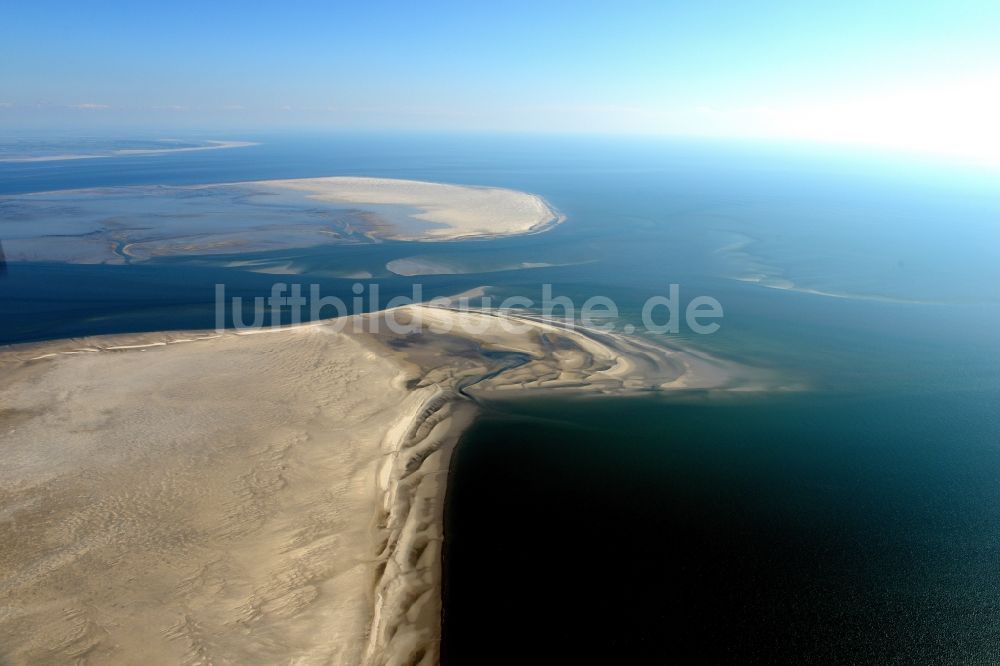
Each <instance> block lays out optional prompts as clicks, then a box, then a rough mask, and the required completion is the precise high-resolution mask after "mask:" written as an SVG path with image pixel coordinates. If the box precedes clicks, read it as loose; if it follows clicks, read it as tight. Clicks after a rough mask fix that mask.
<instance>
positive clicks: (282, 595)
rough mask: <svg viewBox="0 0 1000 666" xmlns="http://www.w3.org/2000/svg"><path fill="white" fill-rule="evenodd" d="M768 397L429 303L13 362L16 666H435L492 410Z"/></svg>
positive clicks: (130, 340) (5, 539) (664, 362)
mask: <svg viewBox="0 0 1000 666" xmlns="http://www.w3.org/2000/svg"><path fill="white" fill-rule="evenodd" d="M388 317H392V318H393V319H392V321H393V322H397V323H403V324H407V323H408V324H411V325H414V326H415V329H414V331H413V332H407V333H393V332H392V331H391V330H389V327H388V326H387V324H388V323H389V320H388V319H387V318H388ZM511 323H513V324H518V325H520V327H521V329H520V330H519V331H516V332H511V330H509V326H508V324H511ZM344 324H346V328H344V327H343V325H344ZM340 328H343V330H337V329H340ZM356 329H363V330H364V331H374V330H376V329H377V332H354V331H355V330H356ZM444 329H450V330H449V331H448V332H435V331H443V330H444ZM484 350H487V351H489V352H492V353H490V354H489V355H484V354H483V353H482V351H484ZM496 352H501V353H500V354H497V353H496ZM502 352H517V353H518V355H517V356H514V355H511V356H510V359H505V358H504V355H503V354H502ZM511 359H513V360H516V363H514V362H511ZM755 381H757V380H755V379H753V376H752V373H749V372H746V369H744V368H740V367H739V366H735V365H732V364H729V363H725V362H722V361H719V360H717V359H712V358H710V357H707V356H704V355H698V354H694V353H691V352H685V351H680V350H669V349H666V348H663V347H659V346H657V345H654V344H652V343H649V342H645V341H642V340H640V339H638V338H624V337H620V336H617V335H614V334H608V333H597V332H593V331H587V330H584V329H579V328H572V327H566V326H564V325H562V324H559V323H556V322H547V321H543V320H539V319H536V318H532V317H528V316H521V315H513V314H509V313H507V314H504V313H496V312H459V311H456V310H450V309H444V308H436V307H430V306H408V307H404V308H400V309H396V310H393V311H389V312H382V313H376V314H369V315H359V316H356V317H353V318H348V319H346V320H331V321H328V322H320V323H314V324H305V325H301V326H297V327H293V328H282V329H273V330H272V329H267V330H265V331H262V332H256V333H237V332H226V333H223V334H211V333H188V334H183V333H149V334H137V335H119V336H106V337H96V338H87V339H80V340H64V341H57V342H48V343H39V344H32V345H24V346H18V347H13V348H7V349H5V350H3V351H2V352H0V447H2V449H3V452H4V457H3V464H2V465H0V517H2V519H0V662H3V663H46V664H70V663H73V664H87V663H90V664H135V663H140V662H141V663H156V664H160V663H162V664H175V663H186V664H203V663H238V664H275V663H296V664H359V663H365V664H435V663H437V661H438V640H439V623H440V611H441V607H440V603H441V602H440V579H441V569H440V567H441V563H440V553H441V542H442V511H443V507H444V497H445V482H446V477H447V470H448V464H449V458H450V454H451V450H452V447H453V445H454V444H455V442H456V440H457V437H458V436H459V434H460V433H461V431H462V430H463V429H464V428H465V427H466V426H467V425H468V424H469V423H470V422H471V419H473V418H474V416H475V413H476V410H477V406H476V401H475V398H476V397H477V396H485V395H489V394H491V393H493V392H504V393H509V392H515V391H575V392H581V393H586V392H600V393H605V394H616V393H617V394H628V393H632V392H636V391H648V390H674V389H683V388H691V387H698V388H702V389H715V390H730V389H732V390H740V389H747V388H748V387H750V388H754V387H755V384H754V382H755ZM756 388H762V386H756Z"/></svg>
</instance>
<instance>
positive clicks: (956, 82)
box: [0, 0, 1000, 154]
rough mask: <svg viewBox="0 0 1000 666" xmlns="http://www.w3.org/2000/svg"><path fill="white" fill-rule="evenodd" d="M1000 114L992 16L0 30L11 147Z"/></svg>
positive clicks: (798, 8) (289, 16)
mask: <svg viewBox="0 0 1000 666" xmlns="http://www.w3.org/2000/svg"><path fill="white" fill-rule="evenodd" d="M874 5H878V6H874ZM994 112H996V114H997V115H1000V2H996V0H993V1H991V2H961V1H959V2H954V3H946V2H936V3H935V2H918V1H913V0H905V1H903V0H887V1H884V2H877V3H874V2H857V3H853V2H846V3H834V2H829V3H814V2H769V3H762V2H740V1H731V2H711V1H707V2H684V3H668V2H657V3H654V2H624V3H623V2H616V3H612V2H602V3H588V2H566V3H562V2H553V3H544V4H541V3H535V2H507V3H472V2H455V3H441V2H437V3H435V2H343V3H341V2H295V1H294V0H286V1H284V2H280V3H279V2H274V3H253V2H245V3H237V2H209V1H207V0H206V1H204V2H197V3H195V2H162V3H158V4H156V3H153V2H143V1H139V0H136V1H134V2H99V1H95V2H85V1H82V0H76V1H74V2H46V1H29V0H22V1H18V2H16V3H8V4H7V5H5V7H4V9H3V12H2V20H0V126H2V127H4V128H8V129H9V128H18V127H29V126H30V127H44V126H52V127H69V128H72V127H76V126H80V127H88V126H100V125H110V126H129V127H141V126H143V125H148V126H150V127H173V126H176V127H179V128H185V127H198V128H232V129H240V128H247V129H269V128H279V127H303V128H311V127H323V128H331V129H332V128H337V129H406V130H434V131H437V130H448V129H455V130H475V131H480V130H501V131H542V132H548V131H569V132H600V133H656V134H695V135H704V134H709V135H724V136H730V135H738V136H782V137H786V138H788V137H790V138H799V137H802V138H819V139H824V140H833V141H857V142H862V143H866V142H867V143H878V142H879V140H880V137H882V138H883V139H884V141H883V142H884V143H887V144H890V145H891V144H893V143H894V142H895V143H904V144H905V143H906V142H907V141H910V140H913V141H916V140H917V139H918V138H919V137H918V135H923V136H924V139H923V140H924V141H925V142H928V143H930V144H935V142H936V143H937V144H940V145H936V146H935V145H929V146H927V147H929V148H935V147H937V148H948V147H949V146H953V144H957V143H960V142H963V141H964V142H966V143H969V142H972V143H978V144H981V143H982V142H981V141H974V139H975V134H976V133H977V132H978V133H981V132H985V131H988V127H987V126H992V125H994V124H995V121H993V120H992V118H991V117H995V116H994V115H993V114H994ZM995 131H996V130H994V132H995ZM942 132H943V134H942ZM929 134H932V135H934V136H933V137H932V138H931V139H928V138H927V136H928V135H929ZM886 135H888V136H887V137H886ZM990 140H992V141H993V143H992V144H990V145H993V146H994V147H996V148H997V149H998V150H1000V139H996V138H995V137H994V138H993V139H988V140H987V143H988V144H989V141H990ZM982 149H983V148H982V145H979V147H978V148H977V150H980V151H981V150H982ZM998 154H1000V152H998Z"/></svg>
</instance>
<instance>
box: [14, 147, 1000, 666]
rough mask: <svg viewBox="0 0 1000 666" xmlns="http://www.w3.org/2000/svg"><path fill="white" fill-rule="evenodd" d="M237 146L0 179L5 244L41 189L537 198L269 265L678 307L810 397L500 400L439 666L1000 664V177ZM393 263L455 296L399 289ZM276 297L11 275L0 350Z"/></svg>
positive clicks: (649, 159)
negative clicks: (360, 190)
mask: <svg viewBox="0 0 1000 666" xmlns="http://www.w3.org/2000/svg"><path fill="white" fill-rule="evenodd" d="M211 138H229V137H211ZM232 138H236V139H254V140H258V141H261V145H259V146H255V147H250V148H241V149H233V150H219V151H209V152H203V153H186V154H178V155H160V156H155V157H154V156H145V157H129V158H113V159H98V160H78V161H73V162H69V161H66V162H36V163H19V164H12V163H7V164H2V163H0V241H2V240H3V223H4V219H3V217H2V211H3V208H2V205H3V197H4V195H15V194H21V193H26V192H36V191H48V190H57V189H67V188H87V187H104V186H114V185H131V184H196V183H218V182H235V181H246V180H254V179H276V178H294V177H308V176H325V175H371V176H385V177H399V178H417V179H423V180H439V181H446V182H455V183H468V184H482V185H498V186H506V187H513V188H517V189H524V190H527V191H531V192H535V193H538V194H541V195H543V196H545V197H546V198H547V199H548V200H549V201H550V202H551V203H552V204H554V205H555V206H556V207H558V208H559V209H560V210H561V211H562V212H563V213H565V214H566V215H567V216H568V221H567V222H566V223H565V224H563V225H561V226H559V227H557V228H556V229H554V230H552V231H551V232H548V233H545V234H541V235H536V236H529V237H523V238H514V239H505V240H496V241H489V242H482V241H480V242H457V243H445V244H433V245H432V244H427V243H403V242H386V243H380V244H373V245H368V246H355V247H332V248H313V249H309V250H286V251H274V252H272V253H269V254H268V258H269V259H275V260H281V261H288V262H291V263H293V264H295V265H296V266H299V267H300V268H301V269H302V271H303V273H302V275H299V276H296V277H295V280H296V281H301V282H303V283H318V284H321V285H322V287H323V290H324V293H335V294H340V295H344V296H347V295H348V294H349V293H350V289H351V286H352V285H353V284H354V283H355V282H356V280H354V279H345V278H332V277H328V275H329V274H330V272H331V270H332V269H337V270H347V271H358V272H362V271H363V272H367V273H370V274H371V275H372V276H373V277H372V278H371V279H370V280H364V282H365V283H366V284H368V283H378V284H379V286H380V288H381V290H382V294H383V297H384V298H389V297H391V296H392V295H395V294H402V293H408V292H409V290H410V288H411V286H412V283H413V282H415V281H419V282H420V283H421V284H422V285H423V287H424V291H425V295H427V296H433V295H436V294H449V293H455V292H457V291H462V290H464V289H467V288H471V287H475V286H478V285H483V284H487V285H492V286H493V287H495V288H496V290H497V293H499V294H523V295H528V296H530V297H534V298H537V297H538V294H539V291H540V285H541V284H542V283H551V284H552V285H554V287H553V289H554V291H555V292H556V293H557V294H565V295H569V296H572V297H574V298H576V299H578V300H580V301H582V299H584V298H587V297H589V296H593V295H605V296H609V297H611V298H613V299H614V301H615V302H616V303H617V304H618V306H619V310H620V315H621V320H620V322H619V323H624V322H626V321H628V322H633V323H639V311H640V309H641V305H642V303H643V302H644V301H645V300H646V299H647V298H648V297H650V296H653V295H660V294H666V293H667V289H668V285H670V284H671V283H675V284H679V285H680V288H681V292H682V299H684V300H686V299H688V298H691V297H694V296H698V295H708V296H712V297H714V298H716V299H718V300H719V301H720V302H721V303H722V305H723V307H724V308H725V317H724V319H723V320H722V322H721V323H722V328H721V330H720V331H719V332H718V333H716V334H714V335H708V336H699V335H695V334H693V333H690V332H686V331H682V332H681V337H682V339H681V340H678V341H680V342H683V343H685V344H689V345H693V346H695V347H698V348H701V349H704V350H707V351H710V352H712V353H715V354H717V355H720V356H722V357H725V358H728V359H732V360H736V361H740V362H743V363H746V364H749V365H753V366H758V367H761V368H765V369H768V370H770V371H772V372H773V373H775V376H776V377H779V378H781V382H782V383H784V384H786V385H788V386H795V387H797V388H798V389H799V390H796V391H792V392H780V393H765V394H753V395H742V396H729V397H718V396H709V395H700V394H690V395H676V396H660V397H645V398H614V399H611V398H586V399H562V398H560V399H554V398H552V399H545V400H531V401H524V400H515V401H510V402H504V403H497V404H491V405H489V406H488V408H487V409H486V411H485V413H484V416H483V418H482V419H480V421H479V422H478V423H477V424H476V425H475V426H474V427H473V429H472V430H470V431H469V432H468V433H467V434H466V436H465V437H464V438H463V440H462V442H461V443H460V445H459V449H458V451H457V453H456V456H455V459H454V463H453V467H452V473H451V482H450V486H449V487H450V491H449V493H450V494H449V500H448V510H447V517H446V518H447V526H446V527H447V539H446V549H445V585H446V589H445V618H444V654H445V657H446V660H447V662H448V663H451V664H469V663H484V662H488V661H490V658H493V657H495V658H496V659H498V660H501V661H506V662H507V663H512V662H513V663H588V662H591V661H596V660H603V661H604V662H605V663H671V662H674V661H682V662H683V661H695V662H700V663H715V662H720V661H721V662H731V663H774V662H779V663H906V664H908V663H941V664H950V663H995V662H996V661H997V660H998V659H1000V653H998V651H997V646H998V645H1000V607H998V606H1000V601H998V600H1000V402H998V399H1000V339H998V336H997V330H998V324H1000V261H998V257H1000V252H998V248H1000V180H998V174H997V173H996V172H992V173H991V172H986V171H977V170H973V169H969V168H965V167H961V166H957V165H945V164H932V163H926V162H921V161H917V160H913V159H905V160H904V159H901V158H900V159H897V158H889V157H884V156H879V155H850V154H846V153H842V152H838V151H834V150H829V149H824V150H819V149H817V150H811V151H806V150H804V149H802V148H791V147H787V146H761V145H750V144H741V145H725V144H718V143H695V142H668V141H642V140H637V139H614V140H612V139H593V138H591V139H577V138H568V137H567V138H550V137H518V136H512V137H485V136H469V137H455V136H423V137H407V136H354V137H338V136H323V137H316V136H295V135H286V136H262V137H252V136H248V137H243V136H241V137H232ZM407 257H418V258H421V259H425V260H429V261H433V262H436V263H442V264H445V265H448V266H451V267H453V268H454V269H455V270H456V271H459V274H455V275H441V276H427V277H423V278H405V277H400V276H394V275H392V274H391V273H389V272H388V271H387V270H386V269H385V264H386V263H387V262H388V261H391V260H393V259H398V258H407ZM233 258H245V257H237V256H235V255H234V256H233V257H229V258H228V259H233ZM522 263H527V264H529V265H533V264H551V265H552V266H549V267H544V268H531V269H519V270H515V269H512V268H511V267H512V266H516V265H520V264H522ZM288 277H289V276H283V279H287V278H288ZM275 279H276V276H273V275H261V274H256V273H249V272H244V271H242V270H238V269H234V268H226V267H225V262H224V261H221V260H220V258H219V257H200V258H199V257H187V258H183V259H181V258H173V259H159V260H153V261H149V262H144V263H140V264H134V265H128V266H101V265H97V266H74V265H60V264H43V263H17V262H9V263H8V265H7V266H6V272H5V274H4V275H3V276H2V277H0V343H17V342H25V341H31V340H39V339H47V338H59V337H70V336H78V335H89V334H95V333H110V332H119V331H137V330H159V329H166V328H170V329H190V328H211V327H213V326H214V321H215V320H214V285H215V284H216V283H225V284H226V285H227V290H228V293H229V294H231V295H246V296H253V295H263V296H266V295H267V294H268V293H269V290H270V286H271V284H272V283H273V282H274V281H275ZM484 655H486V656H485V657H484Z"/></svg>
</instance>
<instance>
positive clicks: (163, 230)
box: [0, 177, 563, 271]
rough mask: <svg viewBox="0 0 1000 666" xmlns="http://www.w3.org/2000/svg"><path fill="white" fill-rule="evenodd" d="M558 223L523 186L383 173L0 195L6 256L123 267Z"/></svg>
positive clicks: (482, 234) (529, 229)
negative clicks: (448, 182) (400, 177)
mask: <svg viewBox="0 0 1000 666" xmlns="http://www.w3.org/2000/svg"><path fill="white" fill-rule="evenodd" d="M562 220H563V217H562V216H561V215H560V214H559V213H557V212H556V211H555V210H553V209H552V208H551V207H550V206H549V204H547V203H546V202H545V200H544V199H542V198H541V197H539V196H537V195H534V194H528V193H526V192H518V191H515V190H509V189H503V188H496V187H469V186H463V185H445V184H440V183H426V182H418V181H412V180H393V179H387V178H353V177H351V178H348V177H331V178H308V179H301V180H271V181H252V182H245V183H225V184H213V185H190V186H171V187H166V186H130V187H109V188H100V189H83V190H61V191H55V192H38V193H33V194H21V195H12V196H3V197H0V238H2V239H3V242H4V245H5V248H6V254H7V259H8V261H11V262H26V261H56V262H64V263H73V264H102V263H104V264H124V263H138V262H142V261H147V260H149V259H154V258H158V257H185V256H199V257H204V256H205V255H219V254H222V255H233V254H241V255H246V254H247V253H254V252H262V251H275V250H288V249H292V248H307V247H315V246H319V245H329V244H359V243H373V242H378V241H380V240H411V241H449V240H458V239H472V238H494V237H498V236H507V235H514V234H525V233H534V232H538V231H544V230H545V229H548V228H549V227H550V226H552V225H554V224H557V223H558V222H561V221H562ZM243 261H244V263H245V262H250V261H253V257H245V258H244V260H243ZM280 266H281V264H280V262H279V264H278V266H277V267H278V268H279V270H280ZM274 269H275V266H270V270H274ZM255 270H261V271H266V270H269V268H268V267H267V266H264V267H258V268H256V269H255Z"/></svg>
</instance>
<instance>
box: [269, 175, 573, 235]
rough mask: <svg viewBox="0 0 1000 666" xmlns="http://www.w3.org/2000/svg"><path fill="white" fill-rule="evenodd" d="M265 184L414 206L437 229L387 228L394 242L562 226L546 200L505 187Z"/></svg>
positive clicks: (334, 180) (327, 181)
mask: <svg viewBox="0 0 1000 666" xmlns="http://www.w3.org/2000/svg"><path fill="white" fill-rule="evenodd" d="M259 184H260V185H265V186H273V187H281V188H288V189H294V190H299V191H302V192H307V193H308V194H309V197H310V198H312V199H316V200H319V201H327V202H332V203H344V204H387V205H396V206H411V207H413V208H416V209H418V212H416V213H414V214H413V215H412V217H414V218H416V219H418V220H424V221H425V222H430V223H432V224H433V225H435V226H430V227H425V228H422V229H419V230H416V229H405V228H401V227H399V226H398V225H396V226H394V225H385V226H383V227H381V228H379V229H377V230H376V231H375V232H374V235H375V236H377V237H379V238H387V239H393V240H455V239H459V238H492V237H496V236H507V235H512V234H524V233H531V232H534V231H541V230H544V229H546V228H548V227H549V226H551V225H553V224H556V223H558V222H560V221H561V220H562V217H561V216H560V215H559V213H557V212H556V211H555V210H553V209H552V208H551V207H550V206H549V205H548V204H547V203H546V202H545V200H544V199H542V198H541V197H539V196H537V195H535V194H528V193H527V192H518V191H517V190H510V189H506V188H501V187H472V186H468V185H449V184H446V183H430V182H425V181H418V180H398V179H390V178H355V177H347V176H336V177H331V178H302V179H295V180H271V181H261V182H260V183H259Z"/></svg>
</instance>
